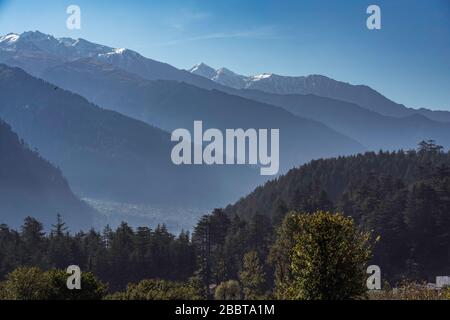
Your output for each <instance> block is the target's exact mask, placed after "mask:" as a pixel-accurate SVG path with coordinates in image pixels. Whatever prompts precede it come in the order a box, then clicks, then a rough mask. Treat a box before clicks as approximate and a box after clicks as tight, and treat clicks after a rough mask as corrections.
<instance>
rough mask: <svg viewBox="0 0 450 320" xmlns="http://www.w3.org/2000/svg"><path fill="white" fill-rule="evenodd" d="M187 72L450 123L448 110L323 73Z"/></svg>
mask: <svg viewBox="0 0 450 320" xmlns="http://www.w3.org/2000/svg"><path fill="white" fill-rule="evenodd" d="M189 72H191V73H193V74H196V75H199V76H202V77H205V78H207V79H210V80H213V81H215V82H217V83H219V84H222V85H225V86H228V87H232V88H234V89H254V90H260V91H264V92H268V93H275V94H314V95H317V96H321V97H327V98H333V99H337V100H342V101H347V102H351V103H354V104H357V105H359V106H361V107H363V108H366V109H368V110H371V111H375V112H378V113H380V114H382V115H386V116H392V117H404V116H410V115H413V114H420V115H424V116H426V117H428V118H430V119H432V120H436V121H447V122H450V112H448V111H432V110H428V109H412V108H407V107H405V106H404V105H402V104H398V103H395V102H393V101H391V100H389V99H388V98H386V97H384V96H383V95H381V94H380V93H378V92H377V91H375V90H373V89H372V88H370V87H368V86H364V85H352V84H349V83H345V82H341V81H336V80H333V79H330V78H328V77H325V76H322V75H308V76H298V77H289V76H280V75H277V74H273V73H263V74H260V75H255V76H243V75H240V74H237V73H234V72H233V71H231V70H228V69H226V68H220V69H213V68H211V67H210V66H208V65H206V64H204V63H200V64H198V65H196V66H194V67H192V68H191V69H189Z"/></svg>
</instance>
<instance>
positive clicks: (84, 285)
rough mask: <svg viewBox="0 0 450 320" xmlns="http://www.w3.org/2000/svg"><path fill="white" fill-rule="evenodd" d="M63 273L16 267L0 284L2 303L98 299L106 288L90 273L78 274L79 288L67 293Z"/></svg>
mask: <svg viewBox="0 0 450 320" xmlns="http://www.w3.org/2000/svg"><path fill="white" fill-rule="evenodd" d="M69 276H70V275H69V274H67V273H66V272H65V271H64V270H56V269H55V270H50V271H47V272H43V271H42V270H40V269H39V268H35V267H19V268H17V269H16V270H14V271H13V272H11V273H9V274H8V275H7V279H6V281H4V282H2V283H0V298H1V299H5V300H100V299H102V298H103V297H104V295H105V293H106V286H105V285H104V284H103V283H101V282H100V281H98V280H97V279H96V278H95V277H94V275H93V274H92V273H82V274H81V289H80V290H75V289H74V290H69V289H68V288H67V278H68V277H69Z"/></svg>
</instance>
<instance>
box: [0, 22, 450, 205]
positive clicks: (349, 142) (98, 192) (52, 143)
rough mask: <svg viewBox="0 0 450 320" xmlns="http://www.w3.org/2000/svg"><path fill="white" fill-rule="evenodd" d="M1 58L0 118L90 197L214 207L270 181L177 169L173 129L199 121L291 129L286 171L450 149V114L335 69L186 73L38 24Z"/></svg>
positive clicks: (251, 173) (251, 174)
mask: <svg viewBox="0 0 450 320" xmlns="http://www.w3.org/2000/svg"><path fill="white" fill-rule="evenodd" d="M0 63H3V65H0V117H1V118H3V119H4V120H5V121H6V122H7V123H8V124H9V125H11V127H12V129H13V130H14V131H15V132H17V134H18V135H19V136H20V138H23V139H24V140H25V141H27V143H29V144H30V145H31V146H32V147H33V148H37V149H38V150H39V153H40V154H41V155H42V156H43V157H44V158H46V159H48V160H49V161H51V162H52V163H54V164H55V165H57V166H58V167H59V168H61V170H62V172H63V174H64V176H65V177H67V180H68V181H69V183H70V185H71V187H72V188H73V190H74V192H75V193H76V194H79V195H80V196H83V197H89V198H94V199H104V200H110V201H116V202H129V203H149V204H154V203H158V204H164V203H166V204H167V203H170V204H174V205H195V206H209V207H213V206H222V205H224V204H226V203H229V202H232V201H235V200H236V199H238V198H239V197H240V196H244V195H246V194H248V193H249V192H250V191H251V190H252V189H253V188H254V187H255V186H257V185H258V184H261V183H263V182H264V181H265V179H263V178H261V177H260V176H259V171H258V170H256V168H252V167H249V166H222V167H217V166H212V167H208V166H175V165H173V164H172V162H171V160H170V151H171V148H172V146H173V143H172V142H171V141H170V133H169V132H170V131H172V130H174V129H176V128H187V129H192V124H193V121H194V120H202V121H203V123H204V127H205V128H211V127H212V128H219V129H226V128H243V129H247V128H255V129H262V128H267V129H270V128H278V129H280V150H281V154H280V161H281V171H280V172H281V173H283V172H286V171H287V170H289V169H291V168H292V167H295V166H299V165H301V164H303V163H305V162H308V161H309V160H311V159H317V158H326V157H333V156H339V155H349V154H355V153H358V152H362V151H364V150H367V149H368V150H378V149H384V150H387V149H389V150H393V149H409V148H414V147H415V146H416V145H417V143H418V142H419V141H421V140H429V139H434V140H436V141H437V143H439V144H442V145H443V146H444V147H446V148H448V147H450V112H447V111H431V110H426V109H419V110H415V109H411V108H407V107H405V106H403V105H400V104H397V103H395V102H393V101H391V100H389V99H388V98H386V97H384V96H383V95H381V94H380V93H378V92H376V91H375V90H373V89H371V88H370V87H367V86H359V85H358V86H356V85H351V84H348V83H344V82H340V81H336V80H333V79H330V78H327V77H325V76H319V75H311V76H305V77H285V76H278V75H274V74H262V75H257V76H250V77H248V76H243V75H239V74H237V73H234V72H232V71H230V70H227V69H225V68H222V69H217V70H216V69H213V68H211V67H209V66H207V65H205V64H200V65H197V66H195V67H193V68H192V69H190V70H180V69H177V68H175V67H173V66H171V65H169V64H166V63H162V62H158V61H155V60H152V59H148V58H146V57H144V56H142V55H140V54H139V53H137V52H134V51H132V50H128V49H125V48H112V47H108V46H104V45H100V44H95V43H92V42H89V41H87V40H84V39H77V40H75V39H70V38H60V39H58V38H55V37H53V36H51V35H46V34H43V33H41V32H38V31H35V32H25V33H22V34H8V35H5V36H2V37H0ZM14 67H18V68H14ZM19 68H20V69H19ZM38 78H41V79H43V80H40V79H38ZM98 106H100V107H98Z"/></svg>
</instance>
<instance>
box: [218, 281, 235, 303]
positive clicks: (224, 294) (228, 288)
mask: <svg viewBox="0 0 450 320" xmlns="http://www.w3.org/2000/svg"><path fill="white" fill-rule="evenodd" d="M214 298H215V299H216V300H239V299H241V287H240V285H239V282H237V281H236V280H228V281H225V282H222V283H221V284H219V285H218V286H217V288H216V292H215V293H214Z"/></svg>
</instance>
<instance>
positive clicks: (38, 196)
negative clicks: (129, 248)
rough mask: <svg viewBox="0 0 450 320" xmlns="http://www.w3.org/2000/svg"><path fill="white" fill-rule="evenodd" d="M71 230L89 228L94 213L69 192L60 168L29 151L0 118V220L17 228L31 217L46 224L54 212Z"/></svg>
mask: <svg viewBox="0 0 450 320" xmlns="http://www.w3.org/2000/svg"><path fill="white" fill-rule="evenodd" d="M58 212H59V213H61V214H62V215H64V218H65V219H66V221H68V222H69V223H70V224H71V225H72V227H73V228H74V229H77V228H86V227H87V226H90V225H92V214H93V212H94V210H93V209H92V208H90V207H89V206H88V205H87V204H85V203H84V202H82V201H80V200H79V199H78V198H77V197H76V196H75V195H74V194H73V193H72V191H71V189H70V187H69V184H68V183H67V181H66V179H65V178H64V177H63V176H62V173H61V171H60V170H59V169H57V168H55V167H54V166H53V165H52V164H51V163H50V162H48V161H47V160H45V159H43V158H42V157H41V156H40V155H39V154H38V153H37V152H36V151H33V150H30V149H29V148H28V146H27V145H26V144H25V142H24V141H22V140H20V139H19V137H18V136H17V134H16V133H14V132H13V131H12V130H11V128H10V126H9V125H8V124H6V123H5V122H3V121H2V120H1V119H0V221H1V223H9V224H11V225H14V226H18V225H19V224H20V223H21V221H22V220H23V218H24V217H26V216H27V215H30V214H33V215H35V217H36V218H39V219H40V220H41V221H43V222H44V223H46V224H50V223H51V222H52V221H54V219H55V215H56V214H57V213H58Z"/></svg>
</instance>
